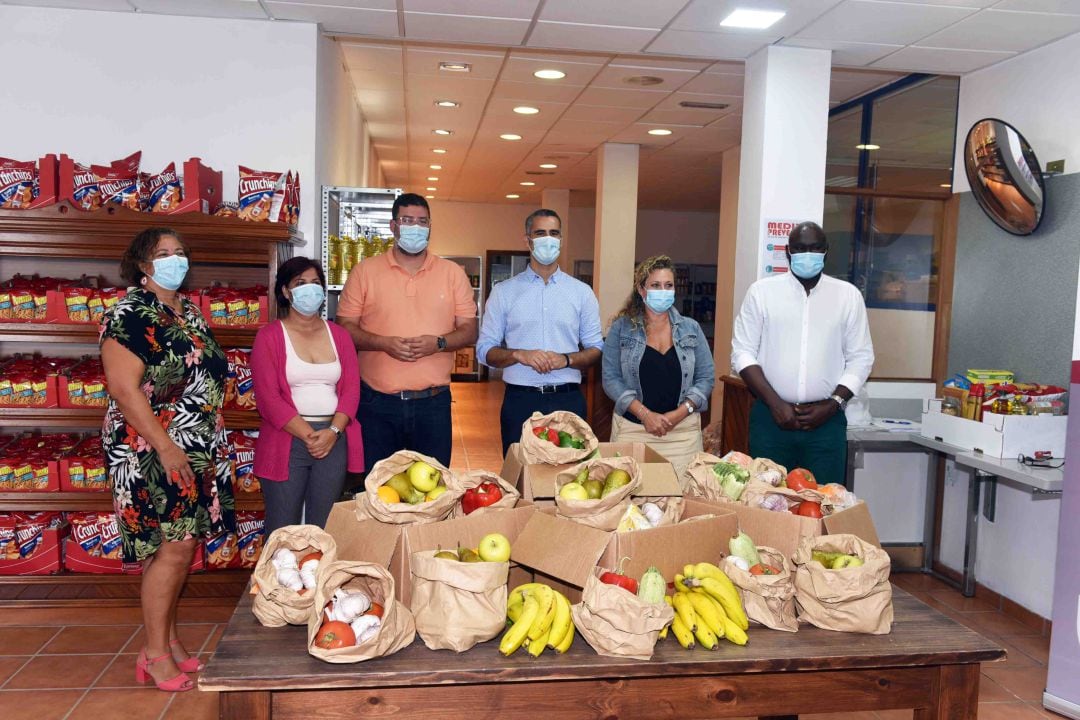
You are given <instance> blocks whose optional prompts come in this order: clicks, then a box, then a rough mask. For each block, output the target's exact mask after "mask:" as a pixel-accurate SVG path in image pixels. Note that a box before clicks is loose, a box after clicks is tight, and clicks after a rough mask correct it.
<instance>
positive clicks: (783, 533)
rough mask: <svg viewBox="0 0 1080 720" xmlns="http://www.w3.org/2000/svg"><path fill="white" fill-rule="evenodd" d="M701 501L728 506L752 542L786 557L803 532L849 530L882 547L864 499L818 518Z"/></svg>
mask: <svg viewBox="0 0 1080 720" xmlns="http://www.w3.org/2000/svg"><path fill="white" fill-rule="evenodd" d="M701 502H704V503H706V504H708V505H711V506H713V507H719V508H729V509H731V510H732V511H733V512H734V513H735V515H736V516H737V517H738V520H739V529H740V530H742V531H743V532H744V533H746V534H747V535H749V536H750V537H751V538H753V540H754V544H755V545H767V546H769V547H774V548H776V549H777V550H779V551H780V552H782V553H783V554H784V555H785V556H787V557H791V555H792V554H793V553H794V552H795V550H797V549H798V547H799V542H800V541H801V540H802V538H803V537H806V536H808V537H816V536H818V535H837V534H840V533H850V534H851V535H857V536H859V537H860V538H862V539H863V540H865V541H866V542H868V543H870V544H871V545H874V546H875V547H881V541H880V540H879V539H878V534H877V530H876V529H875V528H874V521H873V519H872V518H871V517H870V509H869V508H868V507H867V506H866V503H864V502H860V503H858V504H856V505H854V506H852V507H850V508H848V509H847V510H841V511H840V512H837V513H833V514H832V515H830V516H829V517H826V518H822V519H821V520H817V519H815V518H808V517H802V516H801V515H793V514H792V513H787V512H773V511H772V510H764V509H762V508H756V507H750V506H748V505H743V504H741V503H726V502H717V501H708V500H703V501H701Z"/></svg>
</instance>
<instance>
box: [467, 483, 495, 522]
mask: <svg viewBox="0 0 1080 720" xmlns="http://www.w3.org/2000/svg"><path fill="white" fill-rule="evenodd" d="M502 496H503V494H502V488H500V487H499V486H498V485H497V484H496V483H493V482H491V481H490V480H488V481H487V482H482V483H480V484H479V485H477V486H476V487H473V488H469V489H468V490H466V491H465V494H464V495H462V496H461V511H462V512H463V513H465V514H466V515H468V514H469V513H471V512H472V511H473V510H477V509H479V508H482V507H487V506H489V505H493V504H495V503H497V502H499V501H500V500H502Z"/></svg>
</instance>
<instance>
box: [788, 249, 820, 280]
mask: <svg viewBox="0 0 1080 720" xmlns="http://www.w3.org/2000/svg"><path fill="white" fill-rule="evenodd" d="M824 269H825V253H817V252H804V253H795V254H793V255H792V256H791V272H793V273H795V277H798V278H802V279H803V280H809V279H811V278H814V277H817V276H818V275H820V274H821V271H822V270H824Z"/></svg>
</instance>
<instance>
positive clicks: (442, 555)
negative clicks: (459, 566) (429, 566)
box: [435, 545, 458, 561]
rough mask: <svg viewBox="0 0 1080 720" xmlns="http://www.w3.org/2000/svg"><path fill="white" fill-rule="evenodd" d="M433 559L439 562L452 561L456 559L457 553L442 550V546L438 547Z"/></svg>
mask: <svg viewBox="0 0 1080 720" xmlns="http://www.w3.org/2000/svg"><path fill="white" fill-rule="evenodd" d="M435 557H437V558H439V559H440V560H454V561H456V560H457V559H458V556H457V553H456V552H454V551H453V550H443V549H442V545H440V546H439V552H437V553H435Z"/></svg>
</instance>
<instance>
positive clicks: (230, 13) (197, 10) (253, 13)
mask: <svg viewBox="0 0 1080 720" xmlns="http://www.w3.org/2000/svg"><path fill="white" fill-rule="evenodd" d="M131 4H132V5H134V6H135V7H137V8H138V9H139V10H140V11H141V12H148V13H165V14H169V15H198V16H201V17H221V18H253V19H260V20H265V19H266V13H265V12H264V11H263V9H262V7H261V6H260V5H259V2H258V0H131Z"/></svg>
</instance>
